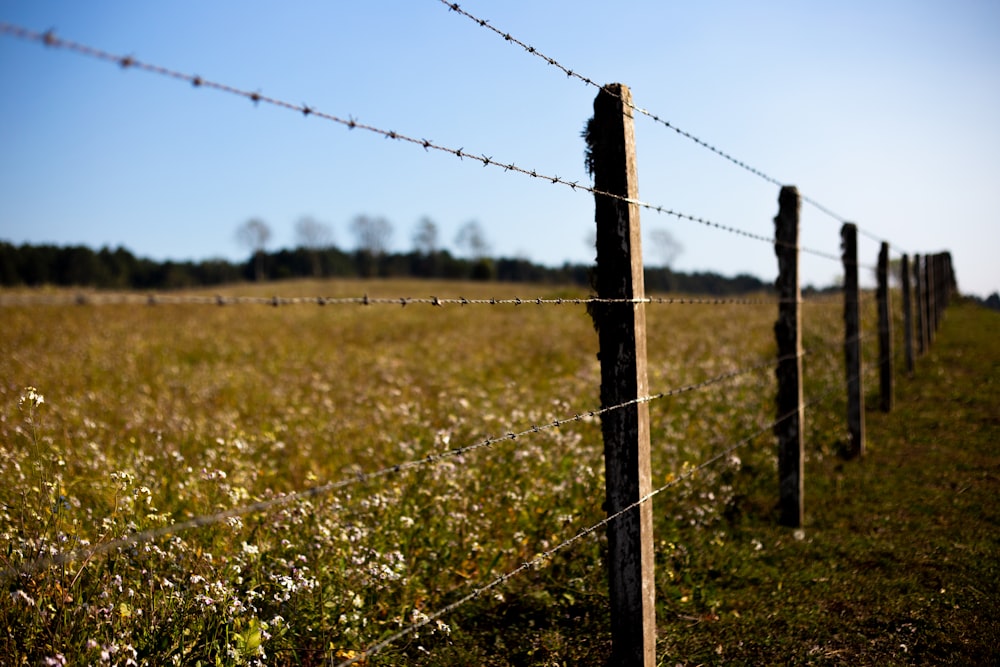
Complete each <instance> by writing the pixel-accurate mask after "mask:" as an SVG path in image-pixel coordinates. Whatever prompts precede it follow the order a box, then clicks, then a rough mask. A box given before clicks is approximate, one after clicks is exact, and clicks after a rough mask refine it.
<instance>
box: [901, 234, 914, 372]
mask: <svg viewBox="0 0 1000 667" xmlns="http://www.w3.org/2000/svg"><path fill="white" fill-rule="evenodd" d="M900 272H901V275H902V278H903V347H904V348H905V350H906V372H907V373H911V374H912V373H913V368H914V366H913V306H912V304H911V303H910V256H909V255H905V254H904V255H903V263H902V266H901V267H900Z"/></svg>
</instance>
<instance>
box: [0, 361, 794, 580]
mask: <svg viewBox="0 0 1000 667" xmlns="http://www.w3.org/2000/svg"><path fill="white" fill-rule="evenodd" d="M780 361H781V359H771V360H769V361H766V362H761V363H758V364H755V365H753V366H749V367H745V368H740V369H737V370H733V371H728V372H726V373H723V374H720V375H717V376H715V377H712V378H709V379H707V380H703V381H701V382H697V383H693V384H688V385H684V386H681V387H677V388H674V389H670V390H668V391H664V392H660V393H657V394H651V395H647V396H641V397H639V398H635V399H632V400H629V401H625V402H623V403H619V404H617V405H612V406H608V407H604V408H598V409H594V410H589V411H587V412H582V413H579V414H576V415H573V416H572V417H567V418H563V419H556V420H553V421H551V422H546V423H542V424H534V425H532V426H530V427H528V428H526V429H523V430H521V431H508V432H506V433H504V434H503V435H499V436H491V437H487V438H485V439H484V440H480V441H476V442H473V443H471V444H468V445H464V446H462V447H456V448H454V449H450V450H446V451H444V452H438V453H434V454H429V455H428V456H424V457H422V458H419V459H414V460H410V461H406V462H404V463H398V464H395V465H392V466H388V467H386V468H382V469H380V470H377V471H374V472H369V473H365V472H358V473H357V474H355V475H352V476H351V477H347V478H345V479H342V480H339V481H336V482H328V483H326V484H321V485H318V486H314V487H311V488H308V489H304V490H302V491H296V492H293V493H289V494H286V495H282V496H277V497H275V498H269V499H267V500H261V501H258V502H255V503H250V504H248V505H243V506H241V507H235V508H231V509H228V510H223V511H221V512H216V513H214V514H206V515H202V516H197V517H194V518H191V519H187V520H185V521H181V522H179V523H174V524H171V525H169V526H160V527H158V528H152V529H149V530H145V531H142V532H139V533H135V534H133V535H129V536H126V537H122V538H118V539H115V540H110V541H108V542H104V543H101V544H98V545H94V546H91V547H85V548H82V549H76V550H74V551H69V552H65V553H61V554H55V555H52V556H47V557H45V558H40V559H37V560H35V561H33V562H32V563H31V564H30V565H29V566H28V567H26V568H22V569H19V570H18V571H17V572H16V573H14V574H20V575H25V574H31V573H33V572H37V571H39V570H41V569H44V568H46V567H50V566H58V565H64V564H66V563H68V562H72V561H76V560H86V559H90V558H93V557H95V556H100V555H103V554H105V553H108V552H109V551H112V550H113V549H116V548H127V547H131V546H135V545H137V544H145V543H147V542H152V541H154V540H157V539H159V538H161V537H164V536H166V535H172V534H176V533H180V532H183V531H187V530H191V529H194V528H204V527H207V526H212V525H215V524H219V523H222V522H223V521H227V520H229V519H234V518H238V517H243V516H246V515H248V514H258V513H262V512H266V511H268V510H270V509H272V508H274V507H278V506H281V505H287V504H289V503H291V502H294V501H297V500H303V499H308V498H313V497H316V496H321V495H327V494H329V493H332V492H334V491H337V490H339V489H342V488H345V487H347V486H350V485H352V484H356V483H359V482H368V481H371V480H374V479H380V478H382V477H387V476H389V475H395V474H399V473H402V472H406V471H409V470H413V469H415V468H420V467H423V466H426V465H431V464H434V463H438V462H440V461H443V460H446V459H450V458H455V457H459V456H463V455H465V454H468V453H470V452H473V451H476V450H478V449H483V448H488V447H492V446H493V445H495V444H498V443H501V442H507V441H514V440H518V439H521V438H524V437H526V436H529V435H532V434H535V433H540V432H542V431H545V430H549V429H554V428H559V427H560V426H564V425H566V424H570V423H573V422H580V421H583V420H585V419H591V418H594V417H599V416H601V415H604V414H607V413H610V412H613V411H615V410H621V409H624V408H627V407H630V406H633V405H638V404H642V403H650V402H652V401H657V400H660V399H663V398H669V397H672V396H678V395H681V394H684V393H688V392H692V391H696V390H698V389H703V388H705V387H709V386H712V385H715V384H719V383H721V382H725V381H726V380H730V379H732V378H735V377H739V376H741V375H746V374H748V373H752V372H754V371H757V370H760V369H762V368H765V367H769V366H773V365H776V364H777V363H779V362H780Z"/></svg>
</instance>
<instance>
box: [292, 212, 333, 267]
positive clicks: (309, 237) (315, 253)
mask: <svg viewBox="0 0 1000 667" xmlns="http://www.w3.org/2000/svg"><path fill="white" fill-rule="evenodd" d="M295 238H296V240H297V241H298V244H299V247H301V248H305V249H306V250H307V251H308V252H309V255H310V259H311V263H312V273H313V275H314V276H319V275H321V274H322V273H323V265H322V262H321V261H320V253H321V251H323V250H326V249H327V248H329V247H330V246H332V245H333V228H331V227H330V226H329V225H326V224H323V223H322V222H319V221H318V220H315V219H314V218H311V217H309V216H303V217H301V218H299V221H298V222H296V223H295Z"/></svg>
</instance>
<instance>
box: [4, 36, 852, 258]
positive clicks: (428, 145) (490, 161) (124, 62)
mask: <svg viewBox="0 0 1000 667" xmlns="http://www.w3.org/2000/svg"><path fill="white" fill-rule="evenodd" d="M0 33H2V34H7V35H10V36H12V37H16V38H19V39H23V40H27V41H34V42H38V43H41V44H43V45H45V46H47V47H51V48H61V49H65V50H67V51H71V52H74V53H78V54H81V55H85V56H89V57H92V58H96V59H98V60H103V61H105V62H110V63H114V64H117V65H120V66H121V67H122V68H124V69H130V68H131V69H138V70H142V71H146V72H150V73H153V74H159V75H160V76H165V77H168V78H172V79H177V80H180V81H185V82H187V83H190V84H192V85H193V86H195V87H196V88H211V89H214V90H218V91H221V92H225V93H229V94H231V95H236V96H239V97H243V98H246V99H248V100H250V101H251V102H253V103H254V104H255V105H259V104H269V105H273V106H275V107H279V108H282V109H286V110H288V111H294V112H296V113H301V114H302V115H303V116H306V117H309V116H312V117H315V118H320V119H323V120H327V121H330V122H333V123H337V124H340V125H343V126H345V127H347V128H348V129H352V130H353V129H359V130H365V131H367V132H372V133H374V134H377V135H379V136H382V137H385V138H386V139H394V140H396V141H401V142H405V143H409V144H413V145H415V146H421V147H423V149H424V150H425V151H429V150H434V151H439V152H443V153H448V154H451V155H454V156H455V157H457V158H459V159H464V158H469V159H471V160H475V161H478V162H481V163H482V164H483V166H484V167H489V166H493V167H498V168H501V169H503V170H504V171H512V172H516V173H520V174H523V175H526V176H530V177H532V178H538V179H542V180H544V181H549V182H551V183H554V184H559V185H564V186H566V187H569V188H571V189H573V190H579V191H582V192H589V193H591V194H593V195H599V196H603V197H608V198H611V199H615V200H618V201H622V202H625V203H628V204H634V205H636V206H639V207H641V208H644V209H647V210H650V211H654V212H656V213H659V214H662V215H668V216H672V217H675V218H678V219H680V220H688V221H690V222H695V223H697V224H701V225H705V226H708V227H712V228H715V229H718V230H721V231H725V232H729V233H731V234H736V235H739V236H743V237H745V238H749V239H754V240H757V241H762V242H766V243H769V244H775V245H783V246H792V245H793V244H788V243H783V242H779V241H777V240H775V239H774V238H771V237H767V236H763V235H760V234H755V233H753V232H748V231H746V230H743V229H739V228H738V227H733V226H730V225H724V224H721V223H718V222H713V221H711V220H708V219H706V218H702V217H699V216H695V215H690V214H688V213H682V212H680V211H675V210H673V209H670V208H668V207H666V206H660V205H656V204H652V203H649V202H645V201H642V200H638V199H633V198H631V197H625V196H622V195H617V194H613V193H610V192H604V191H602V190H598V189H596V188H593V187H591V186H588V185H582V184H580V183H579V181H569V180H566V179H564V178H561V177H559V176H549V175H546V174H541V173H539V172H538V171H537V170H534V169H525V168H523V167H518V166H517V165H516V164H514V163H513V162H509V163H505V162H502V161H500V160H495V159H494V158H493V156H491V155H486V154H485V153H483V154H479V155H477V154H475V153H470V152H468V151H466V150H465V149H464V147H463V148H450V147H448V146H443V145H441V144H437V143H435V142H433V141H431V140H429V139H418V138H415V137H411V136H408V135H406V134H402V133H400V132H396V131H395V130H385V129H382V128H378V127H375V126H372V125H367V124H365V123H361V122H359V121H357V120H355V119H354V118H351V117H348V118H346V119H345V118H341V117H339V116H335V115H333V114H330V113H326V112H324V111H321V110H319V109H315V108H313V107H310V106H309V105H307V104H295V103H293V102H287V101H284V100H281V99H278V98H275V97H270V96H268V95H264V94H263V93H261V92H259V91H248V90H243V89H240V88H237V87H235V86H230V85H227V84H224V83H218V82H216V81H212V80H209V79H205V78H203V77H201V76H198V75H194V74H186V73H184V72H179V71H176V70H172V69H169V68H166V67H163V66H160V65H154V64H150V63H146V62H143V61H141V60H139V59H137V58H135V57H133V56H119V55H115V54H112V53H108V52H107V51H103V50H101V49H97V48H94V47H91V46H88V45H85V44H81V43H78V42H74V41H70V40H67V39H63V38H61V37H57V36H56V35H55V33H54V32H53V31H51V30H50V31H48V32H45V33H39V32H36V31H33V30H29V29H27V28H23V27H21V26H16V25H13V24H11V23H6V22H0ZM800 250H801V251H802V252H805V253H809V254H813V255H816V256H819V257H824V258H827V259H834V260H836V261H840V257H839V256H838V255H834V254H832V253H827V252H823V251H819V250H813V249H810V248H800Z"/></svg>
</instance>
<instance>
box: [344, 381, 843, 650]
mask: <svg viewBox="0 0 1000 667" xmlns="http://www.w3.org/2000/svg"><path fill="white" fill-rule="evenodd" d="M839 388H840V386H839V385H838V386H835V387H833V388H832V389H830V390H828V391H827V392H824V394H822V395H821V396H820V397H818V398H815V399H813V400H811V401H809V402H808V403H804V404H803V405H802V406H800V407H799V408H796V409H795V410H792V411H789V412H788V413H786V414H785V415H782V416H781V417H779V418H778V419H776V420H774V421H773V422H771V423H770V424H767V425H766V426H763V427H760V428H759V429H758V430H757V431H754V432H753V433H752V434H750V435H748V436H746V437H745V438H743V439H742V440H739V441H737V442H735V443H734V444H732V445H730V446H729V447H726V448H725V449H723V450H722V451H720V452H718V453H716V454H715V455H713V456H711V457H710V458H708V459H706V460H705V461H703V462H702V463H700V464H698V465H697V466H694V467H692V468H689V469H687V470H682V471H681V472H680V473H679V474H676V475H673V476H672V477H671V479H670V480H669V481H668V482H667V483H666V484H664V485H663V486H661V487H659V488H657V489H654V490H653V491H650V492H649V493H647V494H646V495H644V496H642V497H641V498H639V499H638V500H636V501H635V502H633V503H631V504H630V505H628V506H626V507H624V508H622V509H621V510H619V511H617V512H615V513H614V514H610V515H608V516H607V517H605V518H604V519H601V520H600V521H598V522H597V523H595V524H593V525H591V526H588V527H587V528H584V529H583V530H581V531H580V532H578V533H576V534H575V535H573V536H572V537H570V538H569V539H567V540H565V541H563V542H561V543H559V544H557V545H556V546H554V547H552V548H551V549H548V550H547V551H544V552H542V553H540V554H538V555H536V556H535V557H534V558H532V559H531V560H528V561H525V562H523V563H521V565H519V566H518V567H516V568H514V569H513V570H510V571H508V572H506V573H504V574H502V575H500V576H499V577H497V578H496V579H493V580H492V581H490V582H489V583H486V584H484V585H482V586H479V587H477V588H475V589H473V590H472V591H471V592H470V593H467V594H466V595H463V596H462V597H461V598H459V599H458V600H455V601H454V602H452V603H451V604H448V605H446V606H444V607H442V608H440V609H439V610H437V611H435V612H433V613H431V614H427V615H425V616H424V617H423V618H421V619H420V620H419V621H417V622H416V623H413V624H411V625H410V626H408V627H406V628H403V629H402V630H400V631H398V632H395V633H393V634H392V635H390V636H388V637H386V638H385V639H383V640H382V641H380V642H378V643H377V644H373V645H371V646H369V647H368V648H366V649H365V650H363V651H360V652H358V653H357V654H356V655H353V656H351V657H350V658H349V659H347V660H344V661H343V662H340V663H337V664H336V667H349V666H350V665H353V664H356V663H358V662H360V661H362V660H366V659H367V658H369V657H371V656H372V655H375V654H376V653H379V652H380V651H382V650H383V649H385V648H386V647H388V646H389V645H390V644H393V643H395V642H396V641H398V640H400V639H402V638H403V637H406V636H408V635H411V634H413V633H414V632H416V631H417V630H419V629H420V628H422V627H424V626H426V625H428V624H429V623H432V622H434V621H436V620H438V619H440V618H441V617H442V616H445V615H446V614H449V613H451V612H452V611H455V610H456V609H458V608H459V607H461V606H462V605H464V604H466V603H468V602H471V601H472V600H475V599H477V598H479V597H480V596H482V595H483V594H484V593H488V592H489V591H491V590H493V589H494V588H497V587H499V586H501V585H503V584H504V583H506V582H507V581H509V580H510V579H513V578H514V577H516V576H517V575H519V574H521V573H522V572H525V571H527V570H531V569H535V568H538V567H541V566H542V565H543V564H544V563H545V562H546V561H547V560H549V559H550V558H552V557H553V556H554V555H555V554H556V553H558V552H560V551H562V550H563V549H566V548H568V547H570V546H572V545H573V544H576V543H577V542H579V541H580V540H582V539H584V538H585V537H587V536H589V535H593V534H594V533H596V532H597V531H598V530H600V529H601V528H603V527H605V526H607V525H608V524H610V523H611V522H612V521H615V520H616V519H619V518H621V517H623V516H624V515H626V514H628V513H629V512H631V511H633V510H635V509H637V508H638V507H639V506H640V505H642V504H644V503H646V502H649V501H650V500H652V499H653V498H654V497H655V496H657V495H659V494H660V493H663V492H664V491H666V490H667V489H670V488H671V487H674V486H676V485H678V484H680V483H681V482H682V481H684V480H686V479H689V478H691V477H693V476H695V475H696V474H697V473H699V472H701V471H702V470H704V469H706V468H708V467H709V466H711V465H713V464H715V463H717V462H718V461H721V460H723V459H725V458H726V457H728V456H729V455H731V454H732V453H733V452H735V451H736V450H737V449H739V448H741V447H744V446H746V445H748V444H749V443H751V442H753V441H754V440H756V439H757V438H759V437H760V436H762V435H764V434H766V433H769V432H771V431H772V430H773V429H774V427H775V426H777V425H778V424H781V423H783V422H784V421H786V420H788V419H791V418H792V417H794V416H796V415H797V414H799V410H800V409H806V408H808V407H812V406H813V405H816V404H818V403H820V402H822V401H823V400H826V398H827V397H828V396H830V395H831V394H832V393H833V392H834V391H836V390H838V389H839Z"/></svg>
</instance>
